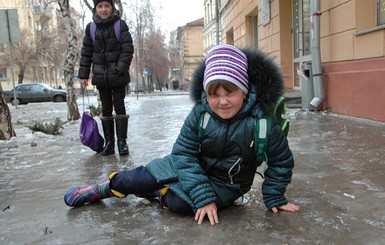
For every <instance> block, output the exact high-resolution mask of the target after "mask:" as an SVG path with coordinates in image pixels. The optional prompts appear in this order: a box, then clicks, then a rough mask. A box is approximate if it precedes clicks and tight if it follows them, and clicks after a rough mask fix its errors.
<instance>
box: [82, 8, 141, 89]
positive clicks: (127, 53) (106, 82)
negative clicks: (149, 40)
mask: <svg viewBox="0 0 385 245" xmlns="http://www.w3.org/2000/svg"><path fill="white" fill-rule="evenodd" d="M93 19H94V22H95V24H96V30H95V41H94V42H93V40H92V38H91V36H90V26H91V23H89V24H88V25H87V27H86V32H85V34H86V35H85V36H84V39H83V47H82V50H81V59H80V68H79V74H78V76H79V78H80V79H88V78H89V77H90V73H91V65H92V84H93V85H95V86H96V87H98V88H100V87H107V88H112V87H117V86H125V85H126V84H128V83H129V82H130V75H129V69H130V64H131V60H132V57H133V53H134V46H133V44H132V37H131V34H130V32H129V29H128V26H127V24H126V22H125V21H124V20H121V19H120V16H119V15H113V16H111V17H110V18H108V19H105V20H103V19H101V18H99V17H98V16H96V15H95V16H94V17H93ZM118 20H120V34H119V40H118V39H117V36H116V34H115V30H114V23H115V21H118Z"/></svg>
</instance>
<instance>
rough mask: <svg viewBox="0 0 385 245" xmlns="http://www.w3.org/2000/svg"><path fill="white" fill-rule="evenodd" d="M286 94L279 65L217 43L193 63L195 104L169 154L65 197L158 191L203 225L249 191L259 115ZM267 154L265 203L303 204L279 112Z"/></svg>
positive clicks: (80, 199)
mask: <svg viewBox="0 0 385 245" xmlns="http://www.w3.org/2000/svg"><path fill="white" fill-rule="evenodd" d="M282 94H283V80H282V76H281V73H280V70H279V69H278V67H277V66H276V65H275V64H274V62H273V61H272V60H271V59H269V58H268V57H267V56H266V55H265V54H263V53H261V52H259V51H257V50H239V49H237V48H236V47H234V46H231V45H226V44H223V45H217V46H215V47H213V48H212V49H211V50H210V51H209V52H208V54H207V57H206V59H205V61H204V62H202V63H201V64H200V65H199V66H198V67H197V69H196V70H195V73H194V75H193V79H192V83H191V89H190V97H191V99H192V100H193V101H194V102H195V106H194V108H193V109H192V111H191V112H190V114H189V115H188V116H187V118H186V120H185V122H184V124H183V126H182V128H181V131H180V134H179V136H178V138H177V140H176V142H175V144H174V146H173V149H172V152H171V154H170V155H167V156H165V157H163V158H160V159H154V160H152V161H151V162H150V163H149V164H147V165H146V166H145V167H138V168H136V169H133V170H129V171H121V172H115V173H112V174H110V176H109V179H108V180H106V181H104V182H103V183H100V184H97V185H91V186H87V187H84V188H79V187H76V188H72V189H70V190H69V191H67V193H66V194H65V196H64V201H65V203H66V204H67V205H68V206H72V207H76V206H81V205H84V204H86V203H92V202H95V201H99V200H101V199H103V198H107V197H112V196H117V197H125V196H127V195H128V194H135V195H137V196H141V197H148V198H154V197H157V198H159V200H160V202H161V204H162V205H163V206H166V207H168V208H169V209H171V210H173V211H175V212H178V213H183V214H195V220H196V221H197V222H198V224H201V223H202V221H203V219H204V218H205V217H206V216H207V217H208V219H209V221H210V223H211V224H212V225H215V224H217V223H218V222H219V219H218V213H217V210H220V209H222V208H225V207H229V206H231V205H233V203H234V201H235V200H236V199H238V198H239V197H241V196H242V195H243V194H245V193H246V192H248V191H249V190H250V188H251V185H252V184H253V180H254V175H255V173H256V169H257V167H258V166H259V165H260V164H261V162H258V161H257V156H256V153H255V142H254V140H255V139H254V132H255V120H256V119H258V118H262V117H263V116H264V114H265V113H268V112H270V111H271V107H272V106H273V105H274V103H275V101H277V99H278V98H279V96H281V95H282ZM205 117H206V119H204V118H205ZM202 118H203V120H202ZM201 128H204V131H201V130H200V129H201ZM266 154H267V159H268V161H267V165H268V168H267V169H266V171H265V173H264V175H265V179H264V182H263V185H262V194H263V200H264V202H265V205H266V207H267V208H268V209H269V210H271V211H272V212H274V213H277V212H278V210H283V211H288V212H297V211H299V206H297V205H296V204H293V203H290V202H288V201H287V199H286V198H285V196H284V194H285V192H286V188H287V185H288V184H289V183H290V181H291V177H292V169H293V167H294V159H293V155H292V152H291V151H290V148H289V146H288V142H287V139H286V137H285V135H284V134H283V133H282V130H281V128H280V126H279V125H278V123H277V120H275V118H273V120H272V125H271V131H270V133H269V141H268V144H267V149H266Z"/></svg>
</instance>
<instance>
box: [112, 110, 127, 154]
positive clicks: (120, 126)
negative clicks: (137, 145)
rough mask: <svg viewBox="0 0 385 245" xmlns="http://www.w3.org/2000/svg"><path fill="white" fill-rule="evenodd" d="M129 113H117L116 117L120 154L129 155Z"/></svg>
mask: <svg viewBox="0 0 385 245" xmlns="http://www.w3.org/2000/svg"><path fill="white" fill-rule="evenodd" d="M129 117H130V116H128V115H117V116H116V117H115V123H116V137H117V138H118V150H119V155H128V154H129V150H128V145H127V127H128V118H129Z"/></svg>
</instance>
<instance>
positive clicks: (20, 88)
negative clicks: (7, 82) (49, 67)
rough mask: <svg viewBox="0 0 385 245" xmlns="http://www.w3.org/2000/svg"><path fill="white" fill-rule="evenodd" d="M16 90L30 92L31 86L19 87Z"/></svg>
mask: <svg viewBox="0 0 385 245" xmlns="http://www.w3.org/2000/svg"><path fill="white" fill-rule="evenodd" d="M17 90H19V91H31V86H29V85H23V86H19V87H18V88H17Z"/></svg>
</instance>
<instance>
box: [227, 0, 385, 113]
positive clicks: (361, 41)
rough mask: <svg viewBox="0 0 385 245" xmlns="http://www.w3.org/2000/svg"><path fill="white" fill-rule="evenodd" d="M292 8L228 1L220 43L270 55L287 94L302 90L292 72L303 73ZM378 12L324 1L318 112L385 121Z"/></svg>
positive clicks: (273, 2)
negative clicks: (321, 96) (295, 46)
mask: <svg viewBox="0 0 385 245" xmlns="http://www.w3.org/2000/svg"><path fill="white" fill-rule="evenodd" d="M304 1H307V0H304ZM310 1H314V0H308V2H307V3H309V2H310ZM292 4H293V2H292V1H290V0H257V1H255V0H230V1H228V2H227V4H226V5H224V6H222V7H223V8H222V9H221V11H220V27H221V28H220V31H221V43H228V44H233V45H235V46H237V47H240V48H243V47H257V48H260V49H261V50H263V51H264V52H266V53H268V54H269V55H270V56H271V57H273V58H274V59H275V61H276V62H277V64H278V65H279V66H280V67H281V69H282V71H283V75H284V79H285V86H286V88H287V89H292V88H294V89H296V88H297V87H298V85H297V84H298V76H297V74H296V72H294V71H296V70H297V69H301V68H299V67H297V65H298V64H299V63H301V62H298V61H295V59H294V54H293V34H292V33H293V28H294V27H293V17H292V16H293V13H292V12H293V11H292V9H293V6H292ZM266 7H267V8H266ZM377 8H378V6H377V0H320V13H321V15H320V36H321V37H320V52H321V63H322V74H321V75H322V82H323V88H324V90H325V91H324V92H325V100H324V101H323V103H322V105H321V108H320V109H328V110H330V111H332V112H335V113H340V114H344V115H350V116H355V117H362V118H368V119H373V120H379V121H385V110H384V109H383V107H384V106H383V103H379V102H380V101H382V100H383V97H384V96H385V84H384V82H383V81H384V77H385V66H384V63H385V25H380V26H379V25H377ZM310 14H312V13H310ZM310 32H311V31H310ZM311 34H312V33H310V35H311ZM306 59H309V58H308V57H306ZM294 84H296V87H294ZM302 93H303V91H302Z"/></svg>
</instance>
